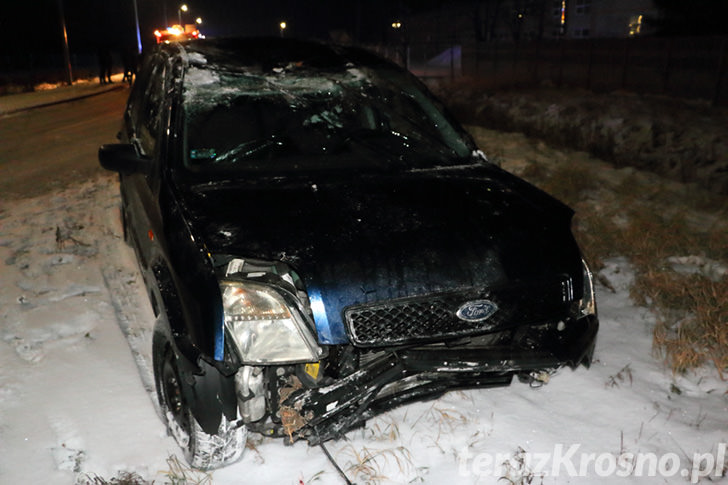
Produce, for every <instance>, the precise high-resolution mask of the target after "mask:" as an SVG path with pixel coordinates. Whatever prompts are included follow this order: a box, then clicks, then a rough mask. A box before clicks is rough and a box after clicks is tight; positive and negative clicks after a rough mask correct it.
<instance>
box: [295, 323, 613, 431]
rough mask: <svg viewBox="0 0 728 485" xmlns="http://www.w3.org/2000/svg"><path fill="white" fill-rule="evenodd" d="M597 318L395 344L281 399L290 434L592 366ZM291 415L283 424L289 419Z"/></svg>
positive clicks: (344, 427)
mask: <svg viewBox="0 0 728 485" xmlns="http://www.w3.org/2000/svg"><path fill="white" fill-rule="evenodd" d="M598 328H599V320H598V318H597V316H596V315H589V316H586V317H583V318H581V319H579V320H576V321H574V322H572V323H570V324H569V325H568V326H567V327H566V328H564V329H561V330H558V329H557V328H556V325H550V326H548V328H536V327H532V328H529V329H525V331H524V332H522V334H521V335H518V336H516V337H514V338H513V339H511V340H510V341H509V342H508V343H507V344H504V343H499V344H496V345H489V346H486V347H478V346H473V345H471V344H467V343H463V344H457V343H455V344H453V345H451V346H438V347H432V346H425V347H411V348H399V349H392V350H389V351H386V352H384V353H383V355H382V356H381V357H380V358H378V359H376V360H373V361H372V362H370V363H368V364H367V365H365V366H363V367H361V368H360V369H359V370H357V371H356V372H354V373H352V374H350V375H348V376H347V377H345V378H342V379H340V380H338V381H336V382H335V383H334V384H331V385H328V386H325V387H319V388H315V389H301V390H299V391H296V392H294V393H292V394H291V395H290V396H288V397H287V398H286V399H285V400H283V402H282V403H281V409H282V410H285V411H286V413H285V414H286V415H287V416H289V417H290V416H293V419H288V420H284V423H283V425H284V428H285V429H286V433H287V434H288V435H289V436H290V437H291V439H305V440H307V441H308V442H309V443H310V444H318V443H321V442H324V441H327V440H329V439H334V438H337V437H340V436H341V435H342V434H343V433H345V432H346V431H348V430H350V429H352V428H355V427H357V426H361V425H363V424H364V422H365V421H366V420H367V419H370V418H372V417H373V416H376V415H377V414H380V413H382V412H384V411H387V410H389V409H392V408H394V407H396V406H399V405H401V404H404V403H407V402H411V401H414V400H424V399H430V398H435V397H438V396H440V395H442V394H444V393H445V392H447V391H449V390H453V389H464V388H486V387H497V386H507V385H509V384H510V383H511V381H512V379H513V376H514V375H523V374H530V373H532V372H535V371H542V370H552V369H557V368H560V367H563V366H569V367H572V368H575V367H577V366H578V365H580V364H584V365H585V366H587V367H588V366H589V364H590V363H591V359H592V355H593V352H594V346H595V343H596V336H597V331H598ZM286 421H288V422H286Z"/></svg>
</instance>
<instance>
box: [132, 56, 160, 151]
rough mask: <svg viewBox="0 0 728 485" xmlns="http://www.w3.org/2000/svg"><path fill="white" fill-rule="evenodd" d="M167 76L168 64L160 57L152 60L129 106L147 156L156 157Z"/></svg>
mask: <svg viewBox="0 0 728 485" xmlns="http://www.w3.org/2000/svg"><path fill="white" fill-rule="evenodd" d="M165 74H166V63H165V62H162V59H161V58H160V57H158V56H155V57H154V58H152V59H150V61H149V63H148V64H147V65H146V66H145V69H144V71H143V72H142V75H141V76H140V78H139V80H138V81H137V83H136V84H135V85H134V91H135V92H134V94H133V96H132V98H133V101H132V103H131V105H130V106H129V114H130V115H131V123H132V130H133V133H134V136H135V137H136V138H137V140H138V141H139V146H140V148H141V149H142V152H143V153H144V155H147V156H153V155H154V153H155V150H156V146H157V140H158V137H159V126H160V119H161V118H160V115H161V113H162V105H163V103H164V92H165Z"/></svg>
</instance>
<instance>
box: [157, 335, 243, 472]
mask: <svg viewBox="0 0 728 485" xmlns="http://www.w3.org/2000/svg"><path fill="white" fill-rule="evenodd" d="M165 347H166V348H165V350H164V353H163V356H162V359H159V360H158V362H159V365H158V366H155V373H156V374H157V375H156V376H155V380H156V383H157V396H158V398H159V404H160V407H161V412H162V417H163V419H164V421H165V423H166V425H167V430H168V432H169V434H170V435H171V436H172V437H173V438H174V439H175V441H177V444H178V445H179V446H180V448H182V450H183V451H184V455H185V459H186V460H187V462H188V463H189V464H190V466H191V467H193V468H197V469H200V470H211V469H214V468H219V467H222V466H225V465H229V464H231V463H234V462H236V461H238V460H239V459H240V458H241V457H242V455H243V452H244V451H245V443H246V440H247V428H246V427H245V426H237V425H236V423H233V422H230V421H229V420H228V419H227V418H226V417H225V416H224V415H223V416H222V420H221V422H220V427H219V429H218V432H217V434H214V435H211V434H208V433H206V432H205V431H204V430H203V429H202V427H201V426H200V425H199V423H198V422H197V420H196V419H195V417H194V416H193V415H192V411H191V410H190V408H189V406H188V405H187V403H186V402H185V398H184V394H183V392H182V387H181V386H182V384H181V383H182V381H181V379H180V373H179V370H178V367H177V364H176V360H177V359H176V356H175V354H174V351H173V350H172V348H171V347H170V346H165Z"/></svg>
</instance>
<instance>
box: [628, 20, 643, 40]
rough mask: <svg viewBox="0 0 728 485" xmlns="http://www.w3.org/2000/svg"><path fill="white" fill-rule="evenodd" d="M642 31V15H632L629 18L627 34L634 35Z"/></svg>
mask: <svg viewBox="0 0 728 485" xmlns="http://www.w3.org/2000/svg"><path fill="white" fill-rule="evenodd" d="M641 33H642V15H633V16H632V17H630V18H629V35H630V37H634V36H635V35H640V34H641Z"/></svg>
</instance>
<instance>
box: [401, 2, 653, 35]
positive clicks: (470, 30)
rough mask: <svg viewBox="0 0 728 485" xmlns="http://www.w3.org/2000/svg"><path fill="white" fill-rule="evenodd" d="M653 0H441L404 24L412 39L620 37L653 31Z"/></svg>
mask: <svg viewBox="0 0 728 485" xmlns="http://www.w3.org/2000/svg"><path fill="white" fill-rule="evenodd" d="M657 15H658V11H657V9H656V8H655V6H654V3H653V1H652V0H471V1H461V2H443V3H441V5H440V7H438V8H436V9H434V10H430V11H426V12H422V13H418V14H415V15H412V16H411V17H410V18H409V19H408V21H407V22H406V37H407V38H408V40H409V41H411V42H453V41H454V42H458V43H464V44H468V43H473V42H497V43H512V42H521V41H533V40H548V39H559V38H567V39H584V38H619V37H630V36H640V35H648V34H650V33H652V31H651V30H650V27H649V26H648V22H647V19H649V18H653V19H654V18H656V17H657Z"/></svg>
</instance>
